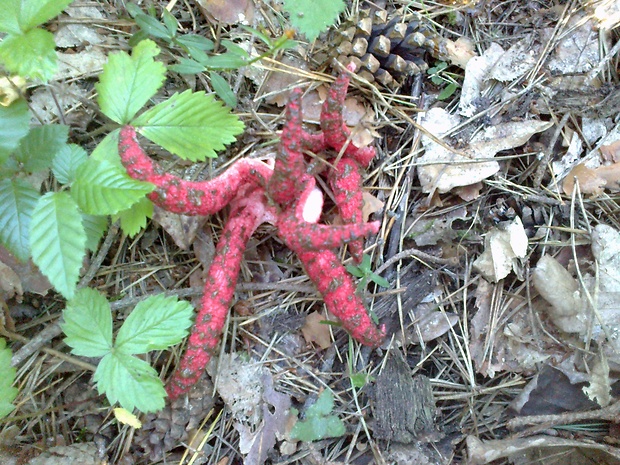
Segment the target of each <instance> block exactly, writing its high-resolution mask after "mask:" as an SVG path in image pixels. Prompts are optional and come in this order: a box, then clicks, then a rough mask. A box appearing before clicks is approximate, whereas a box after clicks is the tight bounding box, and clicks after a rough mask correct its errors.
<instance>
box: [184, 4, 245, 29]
mask: <svg viewBox="0 0 620 465" xmlns="http://www.w3.org/2000/svg"><path fill="white" fill-rule="evenodd" d="M196 3H198V7H199V8H200V11H202V13H203V15H205V16H206V17H207V19H209V16H211V17H212V18H213V19H215V20H216V21H218V22H220V23H224V24H238V23H242V24H250V22H252V19H253V18H254V3H253V2H252V0H198V1H197V2H196Z"/></svg>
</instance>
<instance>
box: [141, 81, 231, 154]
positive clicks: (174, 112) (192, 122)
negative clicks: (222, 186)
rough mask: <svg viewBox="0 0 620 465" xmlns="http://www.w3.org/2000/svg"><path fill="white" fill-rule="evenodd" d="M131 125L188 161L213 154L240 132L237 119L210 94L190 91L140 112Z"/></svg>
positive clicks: (175, 95)
mask: <svg viewBox="0 0 620 465" xmlns="http://www.w3.org/2000/svg"><path fill="white" fill-rule="evenodd" d="M134 125H135V126H138V127H139V131H140V133H141V134H142V135H143V136H145V137H147V138H148V139H150V140H152V141H153V142H155V143H156V144H158V145H160V146H162V147H164V148H165V149H166V150H168V151H170V152H172V153H174V154H175V155H178V156H179V157H181V158H184V159H186V160H191V161H198V160H204V159H205V158H206V157H216V156H217V155H216V153H215V152H216V151H217V150H222V149H223V148H224V146H225V144H229V143H232V142H234V141H235V136H236V135H237V134H240V133H241V132H242V131H243V123H242V122H241V121H240V120H239V118H238V117H237V116H236V115H234V114H232V113H230V109H228V108H226V107H224V106H223V105H222V104H221V103H220V102H218V101H216V100H215V99H214V97H213V95H205V93H204V92H195V93H192V92H191V91H190V90H187V91H185V92H183V93H182V94H174V95H173V96H172V97H170V98H169V99H168V100H166V101H165V102H162V103H160V104H158V105H156V106H155V107H153V108H151V109H150V110H147V111H146V112H144V113H142V114H141V115H140V116H139V117H138V118H136V120H135V121H134Z"/></svg>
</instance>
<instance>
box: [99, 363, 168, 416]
mask: <svg viewBox="0 0 620 465" xmlns="http://www.w3.org/2000/svg"><path fill="white" fill-rule="evenodd" d="M93 378H94V380H95V382H96V383H97V390H98V391H99V393H100V394H104V393H105V395H106V397H107V398H108V401H109V402H110V404H114V403H115V402H118V403H119V404H120V405H121V406H122V407H123V408H125V409H127V410H129V411H130V412H131V411H132V410H133V409H134V407H135V408H137V409H138V410H140V411H141V412H145V413H147V412H156V411H157V410H161V409H162V408H164V405H165V400H164V398H165V396H166V391H165V390H164V384H163V383H162V381H161V380H160V379H159V378H158V377H157V372H156V371H155V370H154V369H153V368H152V367H151V366H150V365H149V364H148V363H146V362H145V361H144V360H140V359H139V358H136V357H133V356H131V355H127V354H124V353H123V352H120V351H114V352H113V353H110V354H107V355H106V356H105V357H103V359H102V360H101V362H99V366H98V367H97V370H96V371H95V375H94V377H93Z"/></svg>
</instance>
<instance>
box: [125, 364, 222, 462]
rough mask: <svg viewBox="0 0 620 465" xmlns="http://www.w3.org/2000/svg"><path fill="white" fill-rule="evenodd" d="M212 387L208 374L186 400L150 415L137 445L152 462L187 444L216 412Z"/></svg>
mask: <svg viewBox="0 0 620 465" xmlns="http://www.w3.org/2000/svg"><path fill="white" fill-rule="evenodd" d="M212 396H213V383H212V382H211V380H210V378H209V377H208V376H207V375H206V374H205V375H203V377H202V378H201V380H200V381H199V382H198V383H196V385H194V387H193V388H192V390H191V391H190V392H189V393H188V394H187V396H181V397H180V398H178V399H176V400H175V401H174V402H172V403H166V407H165V408H164V409H163V410H162V411H160V412H157V413H154V414H153V413H151V414H148V415H147V417H146V419H145V421H144V422H143V426H142V428H141V429H140V430H138V431H137V433H136V439H135V441H136V444H137V445H138V446H139V447H141V448H142V449H143V450H144V454H145V455H148V456H149V458H150V459H151V460H152V461H157V460H161V459H162V458H163V456H164V454H165V453H166V452H169V451H171V450H172V449H174V448H176V447H178V446H180V445H181V443H187V442H188V441H189V440H190V439H191V438H190V437H189V435H190V433H191V432H192V431H193V430H195V429H196V428H198V426H199V425H200V423H201V422H202V421H203V420H204V418H205V417H206V416H207V414H208V413H209V411H210V410H211V409H212V408H213V404H214V398H213V397H212Z"/></svg>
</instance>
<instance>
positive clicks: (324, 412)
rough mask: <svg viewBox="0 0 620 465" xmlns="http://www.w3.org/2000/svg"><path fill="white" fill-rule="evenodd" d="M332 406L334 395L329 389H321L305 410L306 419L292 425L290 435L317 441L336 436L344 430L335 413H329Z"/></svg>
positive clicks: (307, 440) (302, 439)
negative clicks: (317, 396)
mask: <svg viewBox="0 0 620 465" xmlns="http://www.w3.org/2000/svg"><path fill="white" fill-rule="evenodd" d="M333 408H334V395H333V394H332V392H331V391H330V390H329V389H326V390H325V391H323V392H322V393H321V394H320V395H319V398H318V399H317V401H316V402H315V403H314V405H312V406H310V407H309V408H308V410H307V411H306V419H305V420H300V421H298V422H297V423H295V425H294V426H293V429H292V430H291V437H292V438H295V439H299V440H301V441H306V442H309V441H317V440H320V439H325V438H336V437H340V436H342V435H344V433H345V432H346V429H345V426H344V423H343V422H342V420H340V419H339V418H338V417H337V416H335V415H330V413H331V411H332V409H333Z"/></svg>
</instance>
